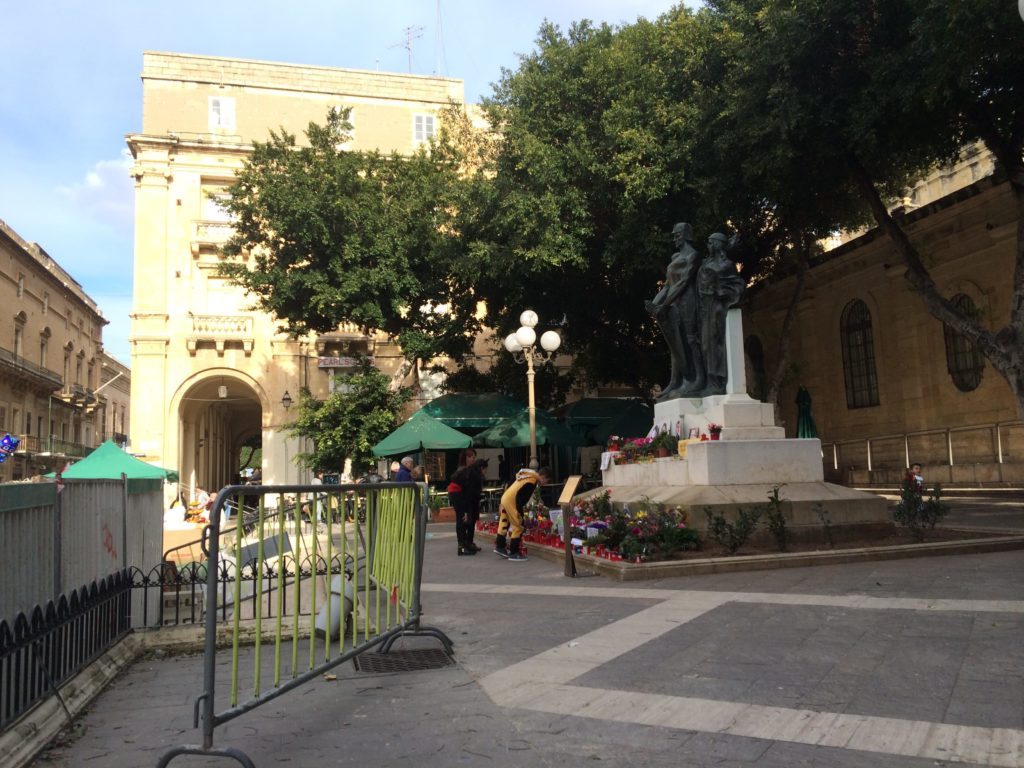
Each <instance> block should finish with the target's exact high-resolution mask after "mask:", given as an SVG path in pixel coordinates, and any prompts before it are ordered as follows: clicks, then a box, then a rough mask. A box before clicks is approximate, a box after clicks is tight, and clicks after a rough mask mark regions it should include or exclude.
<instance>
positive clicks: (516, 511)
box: [494, 467, 551, 562]
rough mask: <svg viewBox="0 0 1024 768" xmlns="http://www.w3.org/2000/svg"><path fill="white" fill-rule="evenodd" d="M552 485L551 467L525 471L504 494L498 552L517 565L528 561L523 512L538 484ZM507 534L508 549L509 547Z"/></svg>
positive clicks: (495, 548) (495, 550)
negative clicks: (523, 539) (525, 553)
mask: <svg viewBox="0 0 1024 768" xmlns="http://www.w3.org/2000/svg"><path fill="white" fill-rule="evenodd" d="M549 482H551V472H550V471H549V470H548V469H547V467H541V468H540V469H537V470H533V469H521V470H519V471H518V472H517V473H516V479H515V481H514V482H513V483H512V484H511V485H510V486H509V487H508V488H506V489H505V492H504V493H503V494H502V495H501V512H500V514H499V516H498V535H497V536H496V537H495V539H494V552H495V553H496V554H498V555H501V556H502V557H506V558H508V559H509V560H512V561H514V562H519V561H523V560H526V559H527V557H526V555H524V554H523V553H522V552H521V551H520V542H521V541H522V536H523V511H524V510H525V509H526V504H527V502H529V501H530V498H531V497H532V496H533V492H534V490H535V489H536V488H537V486H538V485H546V484H547V483H549ZM506 535H507V536H508V538H507V547H506Z"/></svg>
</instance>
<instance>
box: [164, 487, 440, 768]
mask: <svg viewBox="0 0 1024 768" xmlns="http://www.w3.org/2000/svg"><path fill="white" fill-rule="evenodd" d="M229 499H231V500H234V502H235V505H236V508H242V506H243V501H244V500H246V499H248V501H249V503H250V504H251V503H252V501H253V500H254V499H255V500H256V504H255V506H256V508H257V509H258V512H257V513H256V514H255V515H253V516H252V518H251V519H249V520H247V521H245V522H244V524H243V521H241V520H239V521H238V524H237V525H236V526H235V530H234V543H233V544H231V545H225V544H224V543H223V542H222V540H221V534H220V522H221V510H222V509H223V508H224V505H225V503H226V502H227V501H228V500H229ZM268 502H269V504H268ZM271 506H272V507H273V508H271ZM210 518H211V522H210V524H209V525H208V526H207V527H206V528H205V529H204V532H203V554H204V555H205V556H206V558H207V588H206V597H205V606H204V610H205V627H206V638H205V651H204V658H203V691H202V693H201V694H200V695H199V697H198V698H197V700H196V703H195V714H194V719H195V727H197V728H199V727H201V728H202V740H203V741H202V744H201V745H184V746H180V747H175V748H173V749H171V750H169V751H168V752H166V753H164V755H163V756H162V757H161V758H160V761H159V762H158V763H157V768H163V767H164V766H166V765H167V764H168V763H169V762H170V761H171V760H173V759H174V758H175V757H177V756H178V755H184V754H198V755H212V756H221V757H229V758H232V759H234V760H236V761H237V762H238V763H240V764H242V765H243V766H246V768H254V764H253V762H252V761H251V760H250V759H249V757H248V755H246V754H245V753H244V752H243V751H241V750H239V749H235V748H232V747H223V748H216V747H214V745H213V735H214V729H215V728H216V727H217V726H218V725H221V724H223V723H226V722H228V721H229V720H232V719H234V718H236V717H238V716H239V715H242V714H244V713H246V712H249V711H250V710H253V709H255V708H256V707H259V706H260V705H262V704H264V703H266V702H268V701H271V700H273V699H275V698H277V697H278V696H280V695H282V694H284V693H287V692H288V691H290V690H293V689H294V688H297V687H298V686H301V685H302V684H303V683H306V682H308V681H310V680H314V679H317V678H319V676H320V675H322V674H323V673H324V672H326V671H327V670H329V669H332V668H333V667H336V666H338V665H339V664H342V663H344V662H346V661H349V660H351V659H353V658H355V657H356V656H358V655H360V654H362V653H365V652H366V651H369V650H371V649H375V648H376V649H379V651H380V652H382V653H386V652H388V651H389V650H390V649H391V646H392V645H393V643H394V642H395V641H396V640H397V639H399V638H400V637H403V636H410V635H420V636H429V637H433V638H435V639H437V640H438V641H439V642H440V643H441V644H442V645H443V646H444V651H445V652H446V653H447V654H449V655H450V654H451V653H452V642H451V640H450V639H449V638H448V636H447V635H446V634H444V632H442V631H441V630H439V629H436V628H433V627H425V626H422V625H421V623H420V618H421V613H422V611H421V605H420V584H421V580H422V573H423V550H424V544H425V542H426V521H427V499H426V494H425V488H424V486H422V485H419V484H415V483H366V484H358V485H289V486H229V487H226V488H224V489H222V490H221V491H220V493H218V494H217V498H216V500H215V502H214V505H213V508H212V509H211V514H210ZM232 574H233V575H234V578H233V580H232V585H233V590H232V594H230V595H229V596H228V595H225V596H223V597H224V600H225V601H228V600H229V601H230V602H231V605H232V615H231V618H230V620H229V621H230V625H231V631H230V648H229V649H224V651H222V652H224V653H230V654H231V664H230V676H231V678H230V687H229V688H230V694H229V697H228V702H227V705H226V707H225V708H223V709H221V710H220V711H217V705H218V699H217V695H216V694H217V679H216V672H217V653H218V649H217V628H218V625H217V615H218V611H221V612H222V613H223V606H219V604H218V598H219V597H221V596H220V595H219V594H218V590H219V588H220V587H221V584H222V582H223V580H224V578H230V577H231V575H232ZM246 577H252V578H246ZM318 577H323V579H324V581H325V582H326V584H327V587H328V588H327V589H326V595H325V597H324V602H323V603H322V604H321V605H319V606H318V605H317V602H318V601H317V592H318V590H317V584H316V581H317V579H318ZM243 584H252V588H251V590H252V594H243V593H242V587H243ZM288 595H290V598H288V599H289V600H290V607H289V604H288V602H286V596H288ZM318 612H319V615H318ZM335 624H336V625H337V626H335ZM250 636H251V640H252V643H253V651H252V654H251V656H252V659H251V667H249V668H247V669H243V667H242V665H241V663H240V662H241V654H240V648H241V646H242V642H243V637H245V638H248V637H250ZM307 641H308V648H305V649H303V648H302V645H303V643H304V642H307ZM265 645H269V646H270V647H269V648H267V653H266V656H264V646H265ZM300 650H301V653H300ZM271 653H272V656H271ZM267 678H270V679H271V682H270V685H269V686H267V685H265V679H267ZM246 688H248V689H249V690H250V693H249V695H248V696H244V695H243V690H244V689H246Z"/></svg>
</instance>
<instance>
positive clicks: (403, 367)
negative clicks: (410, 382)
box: [388, 357, 419, 392]
mask: <svg viewBox="0 0 1024 768" xmlns="http://www.w3.org/2000/svg"><path fill="white" fill-rule="evenodd" d="M414 372H416V361H415V360H410V359H409V358H407V357H405V358H402V362H401V363H400V364H399V366H398V369H397V370H396V371H395V372H394V373H393V374H392V375H391V381H390V383H389V384H388V388H389V389H390V390H391V391H392V392H396V391H398V390H399V389H401V388H402V386H403V385H404V384H405V379H406V377H408V375H409V374H410V373H414ZM418 378H419V377H417V381H416V382H415V384H414V386H418V384H419V381H418Z"/></svg>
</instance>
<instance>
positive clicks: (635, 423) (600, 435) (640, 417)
mask: <svg viewBox="0 0 1024 768" xmlns="http://www.w3.org/2000/svg"><path fill="white" fill-rule="evenodd" d="M653 425H654V409H653V408H651V406H650V405H648V404H647V403H645V402H644V401H643V400H631V401H630V403H629V405H628V406H626V408H625V409H624V410H622V411H621V412H620V413H619V415H618V416H616V417H615V418H614V419H608V420H607V421H605V422H604V423H603V424H600V425H598V426H596V427H594V428H593V429H592V430H590V433H589V435H588V437H589V438H590V440H591V442H593V443H595V444H597V445H604V444H605V443H607V442H608V438H609V437H610V436H612V435H618V436H619V437H644V436H645V435H647V433H648V432H650V431H651V427H652V426H653Z"/></svg>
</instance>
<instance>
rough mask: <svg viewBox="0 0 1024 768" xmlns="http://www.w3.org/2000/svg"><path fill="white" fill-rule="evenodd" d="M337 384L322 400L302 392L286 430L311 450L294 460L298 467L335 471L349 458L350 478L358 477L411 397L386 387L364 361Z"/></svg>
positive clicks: (407, 392) (383, 378) (385, 381)
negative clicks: (300, 439) (302, 439)
mask: <svg viewBox="0 0 1024 768" xmlns="http://www.w3.org/2000/svg"><path fill="white" fill-rule="evenodd" d="M337 384H338V390H337V391H336V392H334V393H333V394H332V395H330V396H329V397H328V398H327V399H326V400H322V401H321V400H317V399H316V398H314V397H313V396H312V395H311V394H310V393H309V391H308V390H303V392H302V395H301V397H300V399H299V408H298V411H299V412H298V416H297V418H296V419H295V421H294V422H292V423H291V424H290V425H289V431H290V432H291V434H292V435H294V436H297V437H305V438H309V439H310V440H311V441H312V443H313V449H312V450H311V451H308V452H305V453H301V454H299V456H298V457H296V460H297V461H298V462H300V463H301V464H303V465H304V466H306V467H309V468H310V469H313V470H322V471H325V472H341V471H342V469H344V467H345V460H346V459H351V460H352V473H353V475H356V476H358V475H359V474H360V473H361V472H362V471H363V470H365V469H366V468H368V467H369V466H370V465H371V464H372V463H373V461H374V456H373V452H372V448H373V446H374V445H376V444H377V443H379V442H380V441H381V440H383V439H384V438H385V437H387V436H388V434H390V433H391V432H392V431H393V430H394V429H395V428H396V427H397V426H398V424H399V419H398V414H399V412H400V411H401V408H402V406H403V405H404V404H405V403H406V402H407V401H408V400H409V397H410V395H411V392H410V390H409V389H408V388H406V387H403V388H401V389H398V390H396V389H394V388H392V387H391V386H390V380H389V378H388V377H387V376H385V375H384V374H382V373H381V372H380V371H378V370H376V369H375V368H373V366H371V365H370V364H369V362H368V361H367V360H365V359H363V360H362V361H361V362H360V366H359V369H358V370H357V371H356V372H354V373H351V374H348V375H346V376H341V377H339V378H338V379H337Z"/></svg>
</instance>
